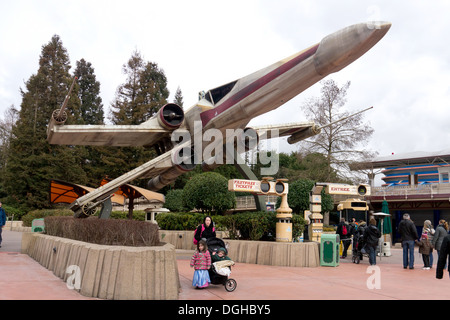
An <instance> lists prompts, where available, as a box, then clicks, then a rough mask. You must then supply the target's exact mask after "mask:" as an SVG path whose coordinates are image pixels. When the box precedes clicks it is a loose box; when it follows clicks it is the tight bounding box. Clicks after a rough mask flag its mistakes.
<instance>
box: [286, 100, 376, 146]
mask: <svg viewBox="0 0 450 320" xmlns="http://www.w3.org/2000/svg"><path fill="white" fill-rule="evenodd" d="M372 108H373V107H370V108H367V109H364V110H360V111H358V112H355V113H353V114H351V115H349V116H347V117H344V118H342V119H339V120H336V121H333V122H331V123H329V124H326V125H324V126H321V127H319V126H317V125H316V124H313V125H312V126H311V127H309V128H306V129H305V130H303V131H300V132H297V133H294V134H293V135H291V136H290V137H289V138H288V139H287V141H288V143H289V144H294V143H297V142H299V141H301V140H305V139H308V138H310V137H312V136H315V135H317V134H319V133H321V132H322V129H324V128H327V127H330V126H332V125H334V124H336V123H339V122H342V121H345V120H347V119H349V118H351V117H354V116H356V115H358V114H360V113H363V112H365V111H367V110H370V109H372Z"/></svg>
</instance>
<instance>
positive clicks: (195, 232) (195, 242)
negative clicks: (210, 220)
mask: <svg viewBox="0 0 450 320" xmlns="http://www.w3.org/2000/svg"><path fill="white" fill-rule="evenodd" d="M197 230H198V228H197V229H195V231H194V239H193V240H192V241H193V242H194V244H195V245H196V244H197V243H198V241H197V239H195V235H196V234H197ZM212 230H213V232H214V231H216V229H215V228H214V227H213V228H212ZM203 231H205V225H204V224H203V223H202V231H201V232H200V237H201V236H202V234H203Z"/></svg>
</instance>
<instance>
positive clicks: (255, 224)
mask: <svg viewBox="0 0 450 320" xmlns="http://www.w3.org/2000/svg"><path fill="white" fill-rule="evenodd" d="M205 216H206V214H201V213H192V212H190V213H174V212H169V213H160V214H158V215H157V216H156V221H157V222H158V225H159V227H160V228H161V229H162V230H195V229H196V228H197V226H198V225H199V224H201V223H202V222H203V219H204V217H205ZM212 220H213V221H214V223H215V226H216V229H217V230H226V231H228V232H229V237H230V239H243V240H248V239H250V240H275V234H276V223H277V218H276V212H243V213H235V214H232V215H225V216H219V215H217V216H212ZM292 223H293V231H292V236H293V238H294V239H296V238H298V237H299V236H300V235H301V234H302V232H303V229H304V225H305V221H304V219H303V217H302V216H300V215H297V214H293V217H292Z"/></svg>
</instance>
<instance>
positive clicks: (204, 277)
mask: <svg viewBox="0 0 450 320" xmlns="http://www.w3.org/2000/svg"><path fill="white" fill-rule="evenodd" d="M191 267H193V268H194V270H195V271H194V278H193V279H192V286H194V287H195V288H196V289H203V288H206V287H208V285H209V283H211V279H210V278H209V273H208V269H209V268H210V267H211V255H210V254H209V251H208V246H207V245H206V241H204V240H200V241H199V242H198V243H197V251H195V253H194V255H193V256H192V259H191Z"/></svg>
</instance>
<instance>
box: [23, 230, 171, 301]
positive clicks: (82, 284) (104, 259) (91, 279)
mask: <svg viewBox="0 0 450 320" xmlns="http://www.w3.org/2000/svg"><path fill="white" fill-rule="evenodd" d="M22 252H23V253H27V254H28V255H29V256H30V257H32V258H33V259H34V260H36V261H37V262H39V263H40V264H41V265H43V266H44V267H45V268H47V269H48V270H50V271H52V272H53V273H54V274H55V275H56V276H57V277H59V278H61V279H63V280H64V281H67V280H68V278H69V277H74V272H73V270H74V267H75V268H77V267H78V268H79V269H78V270H79V271H80V273H79V274H80V278H79V280H80V281H79V288H76V287H75V290H78V291H79V292H80V293H81V294H82V295H84V296H87V297H95V298H100V299H114V300H131V299H132V300H175V299H178V292H179V288H180V283H179V277H178V266H177V261H176V254H175V248H174V246H173V245H171V244H165V245H163V246H158V247H125V246H105V245H96V244H90V243H86V242H81V241H75V240H70V239H65V238H58V237H53V236H48V235H44V234H37V233H24V234H23V238H22ZM71 270H72V271H71Z"/></svg>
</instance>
